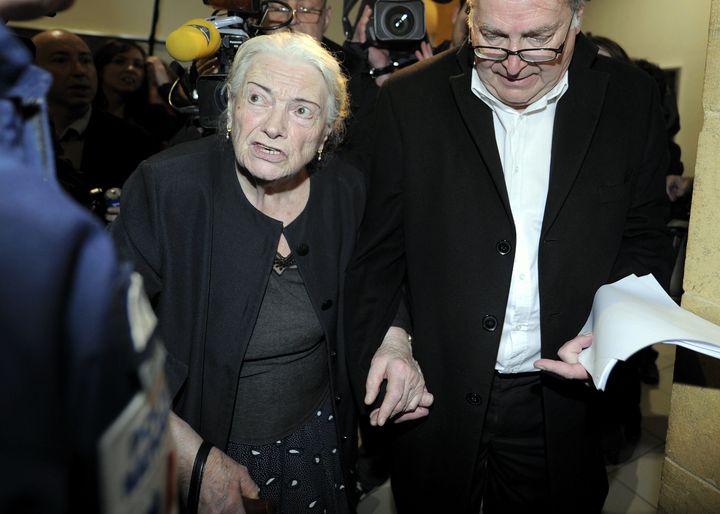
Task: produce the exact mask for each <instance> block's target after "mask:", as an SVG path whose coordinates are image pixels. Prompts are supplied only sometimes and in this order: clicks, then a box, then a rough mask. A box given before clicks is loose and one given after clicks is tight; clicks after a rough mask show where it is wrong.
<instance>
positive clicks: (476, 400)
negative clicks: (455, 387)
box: [465, 393, 482, 406]
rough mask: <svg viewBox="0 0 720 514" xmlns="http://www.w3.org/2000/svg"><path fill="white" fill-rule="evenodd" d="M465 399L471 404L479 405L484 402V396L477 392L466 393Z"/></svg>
mask: <svg viewBox="0 0 720 514" xmlns="http://www.w3.org/2000/svg"><path fill="white" fill-rule="evenodd" d="M465 401H466V402H468V403H469V404H470V405H476V406H477V405H480V404H482V396H480V395H479V394H477V393H468V394H466V395H465Z"/></svg>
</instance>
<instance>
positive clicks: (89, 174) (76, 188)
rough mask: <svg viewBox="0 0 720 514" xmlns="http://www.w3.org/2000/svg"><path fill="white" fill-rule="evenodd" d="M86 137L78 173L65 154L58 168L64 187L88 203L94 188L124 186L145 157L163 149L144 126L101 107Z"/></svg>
mask: <svg viewBox="0 0 720 514" xmlns="http://www.w3.org/2000/svg"><path fill="white" fill-rule="evenodd" d="M83 139H84V144H83V152H82V157H81V161H80V170H79V172H78V171H77V170H73V169H72V166H71V165H70V164H69V163H68V162H64V161H63V159H62V155H59V159H58V166H57V169H58V180H59V181H60V183H61V184H62V186H63V188H64V189H65V190H66V191H68V192H69V193H70V194H71V195H72V196H73V197H74V198H75V199H76V200H77V201H79V202H80V203H81V204H83V205H86V206H89V205H90V196H89V192H90V190H91V189H94V188H100V189H102V190H103V191H105V190H107V189H109V188H111V187H122V185H123V184H124V183H125V181H126V180H127V178H128V177H129V176H130V174H131V173H132V172H133V171H135V168H137V167H138V165H139V164H140V163H141V162H142V161H143V160H145V159H147V158H148V157H150V156H151V155H153V154H155V153H157V152H159V151H160V150H161V149H162V147H161V145H160V143H159V141H158V139H157V138H155V137H153V136H152V135H151V134H149V133H148V132H146V131H145V130H144V129H142V128H140V127H138V126H136V125H132V124H130V123H128V122H126V121H124V120H121V119H120V118H118V117H116V116H113V115H112V114H108V113H106V112H103V111H100V110H99V109H93V111H92V113H91V115H90V121H89V123H88V126H87V129H86V130H85V134H84V136H83ZM60 153H61V152H60Z"/></svg>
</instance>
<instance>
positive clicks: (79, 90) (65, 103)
mask: <svg viewBox="0 0 720 514" xmlns="http://www.w3.org/2000/svg"><path fill="white" fill-rule="evenodd" d="M33 43H35V46H36V48H37V56H36V61H37V64H38V66H41V67H42V68H45V69H46V70H47V71H49V72H50V74H52V76H53V83H52V87H51V88H50V91H49V92H48V101H49V102H50V104H55V105H58V106H62V107H66V108H69V109H80V110H81V109H83V108H85V107H88V106H89V105H90V103H91V102H92V101H93V98H95V93H96V92H97V74H96V72H95V65H94V64H93V58H92V54H91V53H90V49H89V48H88V46H87V44H85V42H84V41H83V40H82V39H80V38H79V37H78V36H76V35H75V34H71V33H70V32H66V31H64V30H51V31H47V32H42V33H40V34H38V35H37V36H35V37H34V38H33Z"/></svg>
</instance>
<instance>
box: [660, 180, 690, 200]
mask: <svg viewBox="0 0 720 514" xmlns="http://www.w3.org/2000/svg"><path fill="white" fill-rule="evenodd" d="M692 183H693V180H692V178H691V177H684V176H682V175H668V176H667V177H665V192H666V193H667V195H668V198H669V199H670V201H671V202H675V201H677V199H678V198H681V197H683V196H685V195H686V194H687V193H688V192H689V191H690V190H691V189H692Z"/></svg>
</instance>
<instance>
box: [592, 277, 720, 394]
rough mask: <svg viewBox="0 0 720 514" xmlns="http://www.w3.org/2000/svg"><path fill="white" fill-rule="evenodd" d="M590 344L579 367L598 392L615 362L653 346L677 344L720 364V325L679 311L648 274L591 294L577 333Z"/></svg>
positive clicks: (616, 283)
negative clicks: (585, 317)
mask: <svg viewBox="0 0 720 514" xmlns="http://www.w3.org/2000/svg"><path fill="white" fill-rule="evenodd" d="M587 332H592V333H593V343H592V346H591V347H590V348H587V349H586V350H584V351H583V352H582V353H581V354H580V363H581V364H582V365H583V366H584V367H585V369H587V370H588V372H589V373H590V375H591V376H592V378H593V380H594V382H595V386H596V387H597V388H598V389H603V390H604V389H605V384H606V383H607V379H608V376H609V375H610V371H611V370H612V368H613V366H614V365H615V363H616V362H617V361H618V360H623V361H624V360H626V359H627V358H628V357H630V356H631V355H632V354H634V353H635V352H637V351H638V350H641V349H642V348H645V347H646V346H651V345H653V344H657V343H666V344H676V345H680V346H683V347H685V348H689V349H691V350H694V351H696V352H700V353H703V354H705V355H709V356H711V357H715V358H716V359H720V326H717V325H715V324H713V323H710V322H709V321H707V320H705V319H703V318H701V317H699V316H696V315H695V314H693V313H691V312H688V311H686V310H685V309H682V308H681V307H679V306H678V305H677V304H676V303H675V302H674V301H673V300H672V298H670V297H669V296H668V295H667V293H666V292H665V291H664V290H663V288H662V287H661V286H660V284H658V283H657V281H656V280H655V278H654V277H653V276H652V275H646V276H644V277H637V276H635V275H630V276H628V277H625V278H624V279H622V280H619V281H617V282H615V283H613V284H608V285H605V286H602V287H601V288H600V289H598V291H597V293H595V299H594V301H593V307H592V312H591V313H590V317H589V318H588V321H587V323H586V324H585V327H583V330H582V331H581V333H587Z"/></svg>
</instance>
